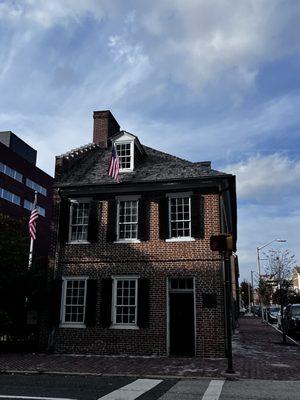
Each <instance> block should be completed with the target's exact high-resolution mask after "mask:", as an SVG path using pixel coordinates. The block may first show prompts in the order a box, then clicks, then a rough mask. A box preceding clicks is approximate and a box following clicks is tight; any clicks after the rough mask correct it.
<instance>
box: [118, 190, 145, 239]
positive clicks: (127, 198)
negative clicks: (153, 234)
mask: <svg viewBox="0 0 300 400" xmlns="http://www.w3.org/2000/svg"><path fill="white" fill-rule="evenodd" d="M140 198H141V196H140V195H133V196H116V200H117V220H116V232H117V240H115V241H114V243H141V240H140V239H139V238H138V237H137V238H136V239H125V238H122V239H120V224H119V219H120V201H137V202H138V203H137V234H138V235H139V200H140Z"/></svg>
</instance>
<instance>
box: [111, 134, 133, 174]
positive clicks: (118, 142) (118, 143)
mask: <svg viewBox="0 0 300 400" xmlns="http://www.w3.org/2000/svg"><path fill="white" fill-rule="evenodd" d="M122 144H130V168H121V159H120V158H119V162H120V169H119V172H131V171H133V166H134V140H116V141H115V145H116V150H117V145H122ZM117 153H118V150H117ZM118 156H119V155H118Z"/></svg>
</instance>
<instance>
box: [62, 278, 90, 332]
mask: <svg viewBox="0 0 300 400" xmlns="http://www.w3.org/2000/svg"><path fill="white" fill-rule="evenodd" d="M87 280H88V277H87V276H65V277H62V281H63V283H62V296H61V306H60V324H59V327H60V328H86V325H85V323H84V322H65V301H66V294H67V281H85V287H84V312H83V315H84V317H83V320H84V319H85V313H86V293H87Z"/></svg>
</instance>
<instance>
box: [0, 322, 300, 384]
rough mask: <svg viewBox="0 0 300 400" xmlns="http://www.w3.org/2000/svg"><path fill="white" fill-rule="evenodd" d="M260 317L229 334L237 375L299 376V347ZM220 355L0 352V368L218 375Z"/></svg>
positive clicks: (221, 366) (223, 361)
mask: <svg viewBox="0 0 300 400" xmlns="http://www.w3.org/2000/svg"><path fill="white" fill-rule="evenodd" d="M280 342H281V337H280V334H279V333H278V332H276V331H275V330H274V329H273V328H272V327H270V326H268V325H266V324H263V323H262V322H261V320H260V319H256V318H253V317H244V318H241V319H240V327H239V329H238V330H237V331H236V333H235V334H234V340H233V351H234V368H235V370H236V371H237V372H238V373H239V377H240V378H248V379H276V380H300V347H299V346H296V345H288V346H283V345H281V344H280ZM226 366H227V360H226V359H198V358H173V357H172V358H168V357H110V356H108V357H103V356H93V355H89V356H85V355H80V356H79V355H58V354H51V355H47V354H25V353H22V354H15V353H10V354H2V355H1V356H0V372H12V371H14V372H17V371H19V372H21V371H27V372H39V373H43V372H61V373H64V372H65V373H83V374H99V375H103V374H105V375H133V376H158V375H160V376H177V377H195V378H196V377H220V376H222V373H223V372H224V371H225V370H226Z"/></svg>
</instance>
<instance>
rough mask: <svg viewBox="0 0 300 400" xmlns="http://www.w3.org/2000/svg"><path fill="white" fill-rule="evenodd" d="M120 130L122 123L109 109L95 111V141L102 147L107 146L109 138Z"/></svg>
mask: <svg viewBox="0 0 300 400" xmlns="http://www.w3.org/2000/svg"><path fill="white" fill-rule="evenodd" d="M118 132H120V125H119V124H118V123H117V121H116V120H115V117H114V116H113V115H112V113H111V112H110V111H109V110H105V111H94V133H93V142H94V143H97V144H99V146H100V147H103V148H106V147H107V139H109V138H110V137H111V136H113V135H114V134H115V133H118Z"/></svg>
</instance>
